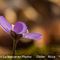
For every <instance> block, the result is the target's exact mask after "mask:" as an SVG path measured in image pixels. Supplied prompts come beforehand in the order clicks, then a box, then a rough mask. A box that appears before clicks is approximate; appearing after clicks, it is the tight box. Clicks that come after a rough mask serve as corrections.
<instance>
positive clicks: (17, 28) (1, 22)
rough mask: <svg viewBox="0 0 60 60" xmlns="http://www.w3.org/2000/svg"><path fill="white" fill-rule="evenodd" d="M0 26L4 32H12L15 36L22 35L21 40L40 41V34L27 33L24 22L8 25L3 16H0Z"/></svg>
mask: <svg viewBox="0 0 60 60" xmlns="http://www.w3.org/2000/svg"><path fill="white" fill-rule="evenodd" d="M0 26H1V28H2V29H3V30H4V31H5V32H10V31H11V30H12V31H14V32H15V33H16V34H22V35H23V38H28V39H33V40H38V39H41V36H42V35H41V34H39V33H29V32H27V31H28V29H27V26H26V24H25V23H24V22H16V24H15V25H13V24H10V23H9V22H8V21H7V20H6V19H5V18H4V17H3V16H0Z"/></svg>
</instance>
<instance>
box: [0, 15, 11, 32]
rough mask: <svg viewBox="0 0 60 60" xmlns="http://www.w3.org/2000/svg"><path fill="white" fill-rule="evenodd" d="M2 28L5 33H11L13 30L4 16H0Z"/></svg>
mask: <svg viewBox="0 0 60 60" xmlns="http://www.w3.org/2000/svg"><path fill="white" fill-rule="evenodd" d="M0 26H1V27H2V29H3V30H4V31H5V32H9V31H10V30H11V29H12V26H11V24H10V23H9V22H8V21H7V20H6V19H5V18H4V17H3V16H0Z"/></svg>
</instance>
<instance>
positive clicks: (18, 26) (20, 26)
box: [13, 22, 27, 34]
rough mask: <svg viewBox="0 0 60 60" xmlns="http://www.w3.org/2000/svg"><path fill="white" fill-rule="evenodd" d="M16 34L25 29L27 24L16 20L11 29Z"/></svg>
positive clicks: (21, 32)
mask: <svg viewBox="0 0 60 60" xmlns="http://www.w3.org/2000/svg"><path fill="white" fill-rule="evenodd" d="M13 31H14V32H16V33H17V34H23V33H25V32H26V31H27V26H26V25H25V23H23V22H17V23H16V24H15V26H14V29H13Z"/></svg>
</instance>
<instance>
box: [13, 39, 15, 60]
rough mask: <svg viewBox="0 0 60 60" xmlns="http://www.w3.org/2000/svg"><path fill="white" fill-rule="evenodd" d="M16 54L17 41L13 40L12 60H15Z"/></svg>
mask: <svg viewBox="0 0 60 60" xmlns="http://www.w3.org/2000/svg"><path fill="white" fill-rule="evenodd" d="M15 53H16V40H15V39H14V40H13V54H12V56H13V58H12V60H15V58H14V56H15Z"/></svg>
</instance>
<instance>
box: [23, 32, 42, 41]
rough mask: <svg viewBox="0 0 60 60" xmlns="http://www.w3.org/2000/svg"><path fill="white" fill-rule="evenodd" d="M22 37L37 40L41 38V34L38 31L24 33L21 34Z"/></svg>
mask: <svg viewBox="0 0 60 60" xmlns="http://www.w3.org/2000/svg"><path fill="white" fill-rule="evenodd" d="M23 37H24V38H28V39H34V40H38V39H41V37H42V35H41V34H39V33H25V34H23Z"/></svg>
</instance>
